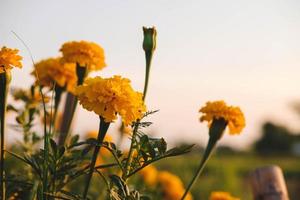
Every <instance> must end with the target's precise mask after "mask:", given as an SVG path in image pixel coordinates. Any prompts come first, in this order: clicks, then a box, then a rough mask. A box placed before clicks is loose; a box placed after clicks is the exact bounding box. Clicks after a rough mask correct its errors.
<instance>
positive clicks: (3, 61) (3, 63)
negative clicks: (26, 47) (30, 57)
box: [0, 47, 22, 73]
mask: <svg viewBox="0 0 300 200" xmlns="http://www.w3.org/2000/svg"><path fill="white" fill-rule="evenodd" d="M18 52H19V50H18V49H10V48H7V47H2V48H1V50H0V73H4V72H5V71H7V70H10V69H12V68H13V67H19V68H22V63H21V60H22V57H21V56H19V55H18V54H17V53H18Z"/></svg>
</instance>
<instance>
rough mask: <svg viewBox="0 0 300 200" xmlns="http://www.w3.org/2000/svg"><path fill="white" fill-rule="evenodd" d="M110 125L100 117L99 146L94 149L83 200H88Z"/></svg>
mask: <svg viewBox="0 0 300 200" xmlns="http://www.w3.org/2000/svg"><path fill="white" fill-rule="evenodd" d="M109 124H110V123H107V122H105V121H104V119H103V118H102V117H100V126H99V132H98V137H97V145H96V147H95V149H94V153H93V156H92V160H91V164H90V169H89V173H88V175H87V179H86V182H85V188H84V191H83V199H87V194H88V190H89V187H90V183H91V180H92V176H93V172H94V169H95V164H96V160H97V157H98V153H99V151H100V149H101V145H102V143H103V140H104V137H105V135H106V132H107V130H108V127H109Z"/></svg>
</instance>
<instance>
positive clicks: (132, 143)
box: [122, 120, 140, 181]
mask: <svg viewBox="0 0 300 200" xmlns="http://www.w3.org/2000/svg"><path fill="white" fill-rule="evenodd" d="M139 122H140V120H138V121H137V123H136V125H135V126H134V129H133V132H132V138H131V144H130V148H129V154H128V158H127V160H126V163H125V168H124V169H125V171H124V172H123V176H122V178H123V179H124V180H125V181H126V179H127V177H128V174H129V172H130V166H131V162H132V159H133V145H134V144H135V142H136V139H135V138H136V135H137V130H138V128H139V127H138V126H139V125H138V124H139Z"/></svg>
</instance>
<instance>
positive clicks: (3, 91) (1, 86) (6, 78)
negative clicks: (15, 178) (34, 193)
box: [0, 71, 11, 199]
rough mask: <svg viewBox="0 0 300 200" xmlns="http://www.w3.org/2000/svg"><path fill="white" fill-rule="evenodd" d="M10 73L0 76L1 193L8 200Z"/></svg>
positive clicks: (2, 197)
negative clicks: (6, 131)
mask: <svg viewBox="0 0 300 200" xmlns="http://www.w3.org/2000/svg"><path fill="white" fill-rule="evenodd" d="M10 79H11V76H10V71H6V72H4V73H1V74H0V121H1V127H0V131H1V134H0V139H1V143H0V147H1V148H0V159H1V160H0V192H1V199H6V196H5V170H4V162H5V155H4V151H5V112H6V100H7V93H8V88H9V83H10Z"/></svg>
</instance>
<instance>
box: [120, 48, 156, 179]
mask: <svg viewBox="0 0 300 200" xmlns="http://www.w3.org/2000/svg"><path fill="white" fill-rule="evenodd" d="M152 56H153V51H146V52H145V58H146V73H145V82H144V91H143V101H145V99H146V95H147V90H148V83H149V77H150V68H151V63H152ZM139 124H140V120H137V122H136V124H135V126H134V129H133V132H132V139H131V144H130V149H129V155H128V159H127V160H126V163H125V172H123V179H124V180H126V179H127V177H128V174H129V172H130V165H131V162H132V159H133V146H134V144H135V142H136V135H137V131H138V129H139Z"/></svg>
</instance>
